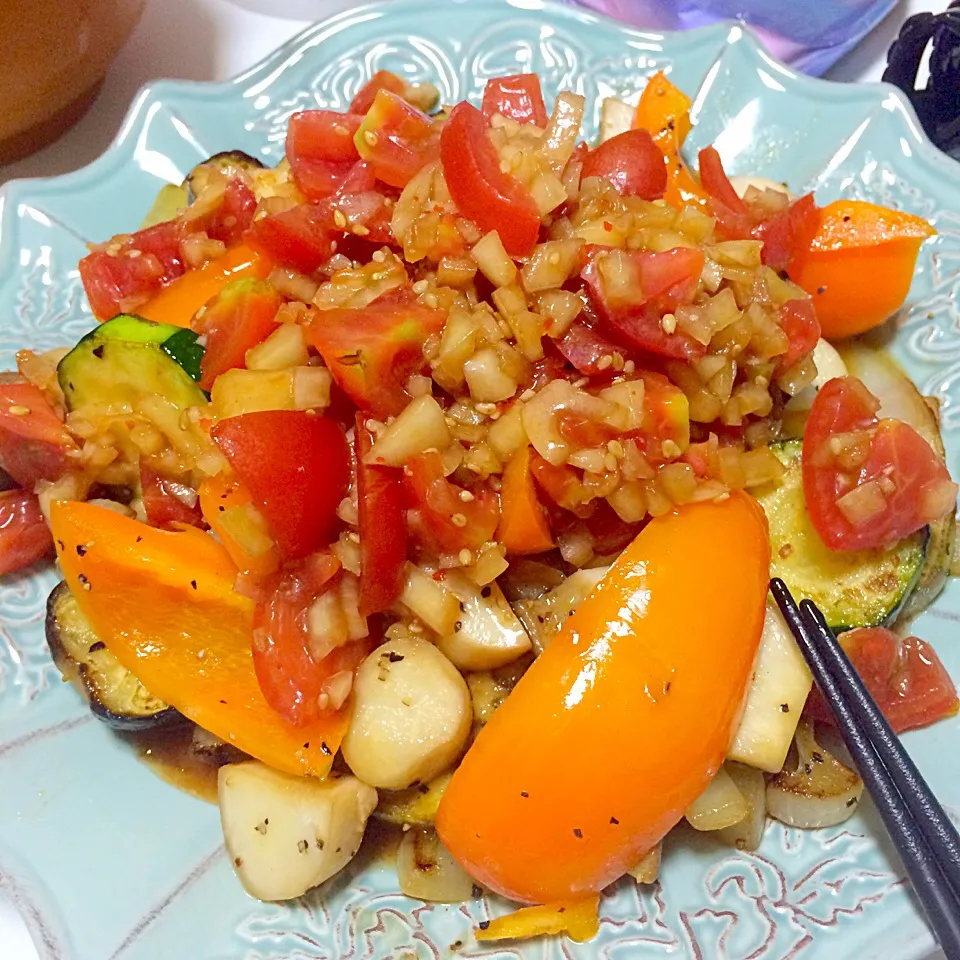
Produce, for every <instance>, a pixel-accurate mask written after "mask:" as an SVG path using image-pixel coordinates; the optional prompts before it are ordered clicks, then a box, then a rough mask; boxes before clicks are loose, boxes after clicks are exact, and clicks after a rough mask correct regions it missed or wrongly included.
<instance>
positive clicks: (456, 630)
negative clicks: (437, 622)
mask: <svg viewBox="0 0 960 960" xmlns="http://www.w3.org/2000/svg"><path fill="white" fill-rule="evenodd" d="M462 629H463V621H462V620H458V621H457V622H456V623H455V624H454V625H453V632H454V633H459V632H460V631H461V630H462Z"/></svg>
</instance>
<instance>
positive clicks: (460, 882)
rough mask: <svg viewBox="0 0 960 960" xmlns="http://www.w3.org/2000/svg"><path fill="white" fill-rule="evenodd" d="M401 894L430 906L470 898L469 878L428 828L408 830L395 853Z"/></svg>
mask: <svg viewBox="0 0 960 960" xmlns="http://www.w3.org/2000/svg"><path fill="white" fill-rule="evenodd" d="M397 880H398V881H399V883H400V891H401V893H405V894H406V895H407V896H408V897H415V898H416V899H417V900H426V901H428V902H431V903H462V902H463V901H464V900H469V899H470V898H471V897H472V896H473V895H474V892H473V891H474V889H475V887H474V883H473V880H472V879H471V877H470V875H469V874H468V873H467V871H466V870H464V869H463V867H461V866H460V864H459V863H457V861H456V860H454V859H453V857H451V856H450V852H449V851H448V850H447V848H446V847H445V846H444V845H443V844H442V843H441V842H440V838H439V837H438V836H437V834H436V831H435V830H433V829H432V828H430V827H414V828H413V829H411V830H408V831H407V832H406V833H405V834H404V835H403V839H402V840H401V841H400V848H399V849H398V850H397Z"/></svg>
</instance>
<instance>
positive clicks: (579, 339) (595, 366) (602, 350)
mask: <svg viewBox="0 0 960 960" xmlns="http://www.w3.org/2000/svg"><path fill="white" fill-rule="evenodd" d="M554 343H555V344H556V347H557V349H558V350H559V351H560V353H561V354H562V355H563V356H564V357H566V359H567V360H569V361H570V363H572V364H573V366H574V367H576V368H577V370H579V371H580V373H585V374H586V375H587V376H597V375H599V374H602V373H604V371H606V373H607V374H608V375H609V376H614V375H615V374H616V371H615V370H614V369H613V367H601V366H600V361H601V360H602V359H603V358H604V357H610V356H613V354H614V353H619V354H620V355H621V356H622V357H623V358H624V360H631V359H632V360H634V362H636V354H634V353H633V352H632V351H631V350H629V349H627V348H625V347H624V346H623V345H622V344H618V343H614V342H613V340H610V339H608V338H607V337H605V336H604V335H603V333H602V332H601V331H599V330H598V329H597V327H596V326H594V325H592V324H590V323H588V322H587V321H586V320H584V319H583V318H582V317H578V318H577V319H576V320H574V321H573V323H572V324H571V325H570V327H569V328H568V330H567V332H566V333H564V335H563V336H562V337H560V338H559V339H558V340H555V341H554Z"/></svg>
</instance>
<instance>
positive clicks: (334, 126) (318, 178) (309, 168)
mask: <svg viewBox="0 0 960 960" xmlns="http://www.w3.org/2000/svg"><path fill="white" fill-rule="evenodd" d="M360 120H361V117H359V116H356V115H354V114H349V113H336V112H335V111H333V110H303V111H301V112H300V113H295V114H294V115H293V116H292V117H291V118H290V125H289V126H288V128H287V142H286V156H287V160H288V161H289V162H290V172H291V173H292V174H293V179H294V181H295V182H296V184H297V186H298V187H299V188H300V189H301V191H302V192H303V193H304V194H305V195H306V197H307V198H308V199H310V200H323V199H324V198H326V197H329V196H330V195H331V194H333V193H336V191H337V190H338V189H339V188H340V187H341V186H342V184H343V183H344V181H345V180H346V179H347V178H348V176H349V175H350V172H351V170H352V168H353V165H354V164H355V163H356V162H357V160H358V159H359V157H358V156H357V148H356V147H355V146H354V144H353V135H354V134H355V133H356V132H357V127H359V126H360Z"/></svg>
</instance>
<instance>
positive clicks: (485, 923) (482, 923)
mask: <svg viewBox="0 0 960 960" xmlns="http://www.w3.org/2000/svg"><path fill="white" fill-rule="evenodd" d="M489 926H490V921H489V920H481V921H480V929H481V930H486V929H487V927H489Z"/></svg>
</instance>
